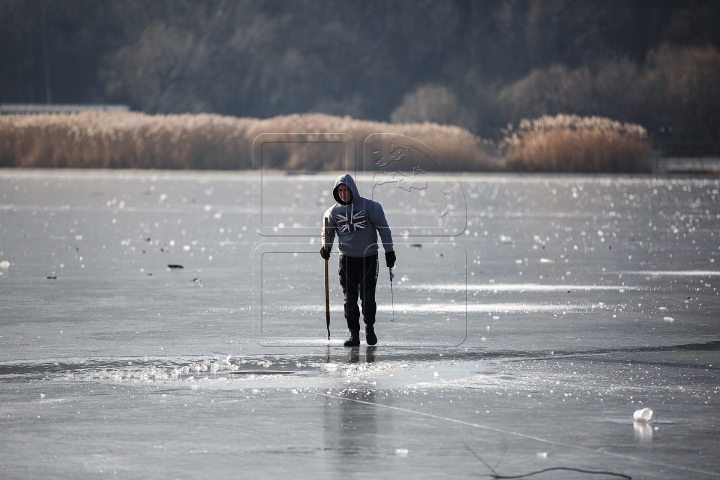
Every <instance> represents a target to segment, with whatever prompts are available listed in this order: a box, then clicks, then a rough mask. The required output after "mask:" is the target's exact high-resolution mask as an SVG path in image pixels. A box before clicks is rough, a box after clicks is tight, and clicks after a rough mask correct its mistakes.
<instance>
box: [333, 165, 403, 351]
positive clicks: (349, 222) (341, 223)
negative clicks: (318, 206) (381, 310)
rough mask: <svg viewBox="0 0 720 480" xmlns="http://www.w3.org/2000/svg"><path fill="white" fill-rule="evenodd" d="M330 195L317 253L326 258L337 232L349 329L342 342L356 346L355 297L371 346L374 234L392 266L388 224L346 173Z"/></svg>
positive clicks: (375, 266) (375, 273)
mask: <svg viewBox="0 0 720 480" xmlns="http://www.w3.org/2000/svg"><path fill="white" fill-rule="evenodd" d="M333 197H334V198H335V201H336V202H337V203H336V204H335V205H333V206H332V207H330V208H329V209H328V210H327V211H326V212H325V215H324V217H325V218H327V219H328V227H327V228H328V232H327V233H328V244H327V248H325V246H323V247H322V248H321V249H320V256H322V257H323V258H324V259H325V260H328V259H329V258H330V250H331V249H332V244H333V241H334V240H335V234H336V233H337V236H338V246H339V249H340V260H339V267H338V273H339V274H340V285H341V286H342V289H343V294H344V296H345V320H346V321H347V326H348V329H349V330H350V338H348V339H347V340H346V341H345V343H344V345H345V346H346V347H355V346H358V345H360V309H359V308H358V305H357V302H358V298H359V299H360V302H361V303H362V316H363V321H364V323H365V339H366V340H367V343H368V345H375V344H376V343H377V337H376V336H375V327H374V325H375V312H376V311H377V305H376V303H375V286H376V285H377V277H378V270H379V268H380V267H379V264H378V244H377V236H378V234H380V239H381V240H382V244H383V249H384V250H385V264H386V265H387V267H388V268H393V267H394V266H395V252H394V251H393V241H392V235H391V234H390V227H388V223H387V220H385V212H383V209H382V207H381V206H380V204H379V203H377V202H374V201H372V200H369V199H367V198H363V197H361V196H360V194H359V193H358V189H357V186H356V185H355V180H353V178H352V177H351V176H350V175H348V174H347V173H346V174H344V175H340V176H339V177H338V178H337V180H335V187H334V188H333ZM324 233H325V232H324V231H323V234H324Z"/></svg>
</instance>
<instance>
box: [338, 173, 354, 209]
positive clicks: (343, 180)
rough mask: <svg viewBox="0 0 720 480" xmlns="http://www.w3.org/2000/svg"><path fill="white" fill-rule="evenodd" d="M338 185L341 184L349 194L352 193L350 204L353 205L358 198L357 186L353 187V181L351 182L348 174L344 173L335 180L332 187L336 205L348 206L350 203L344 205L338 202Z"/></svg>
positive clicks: (351, 179)
mask: <svg viewBox="0 0 720 480" xmlns="http://www.w3.org/2000/svg"><path fill="white" fill-rule="evenodd" d="M340 184H343V185H345V186H346V187H348V188H349V189H350V192H351V193H352V200H351V201H350V203H355V201H356V200H357V199H358V198H360V194H359V193H358V189H357V186H356V185H355V180H353V178H352V177H351V176H350V174H349V173H344V174H342V175H340V176H339V177H338V178H337V180H335V186H334V187H333V198H334V199H335V201H336V202H337V203H339V204H340V205H350V203H345V202H343V201H342V200H340V196H339V195H338V186H339V185H340Z"/></svg>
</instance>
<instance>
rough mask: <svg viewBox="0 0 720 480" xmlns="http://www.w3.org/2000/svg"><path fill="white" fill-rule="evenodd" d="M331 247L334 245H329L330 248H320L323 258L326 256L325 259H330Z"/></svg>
mask: <svg viewBox="0 0 720 480" xmlns="http://www.w3.org/2000/svg"><path fill="white" fill-rule="evenodd" d="M331 249H332V247H328V248H325V247H322V248H321V249H320V256H321V257H322V258H324V259H325V260H330V250H331Z"/></svg>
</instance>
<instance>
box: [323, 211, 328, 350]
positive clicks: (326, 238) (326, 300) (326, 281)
mask: <svg viewBox="0 0 720 480" xmlns="http://www.w3.org/2000/svg"><path fill="white" fill-rule="evenodd" d="M323 247H324V248H325V250H326V251H327V250H328V248H329V247H328V219H327V217H325V228H324V229H323ZM328 263H329V260H325V324H326V326H327V334H328V340H330V284H329V282H328Z"/></svg>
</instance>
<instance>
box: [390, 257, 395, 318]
mask: <svg viewBox="0 0 720 480" xmlns="http://www.w3.org/2000/svg"><path fill="white" fill-rule="evenodd" d="M393 278H395V275H393V273H392V268H391V269H390V299H391V302H392V321H393V322H394V321H395V295H394V294H393V288H392V281H393Z"/></svg>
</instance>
